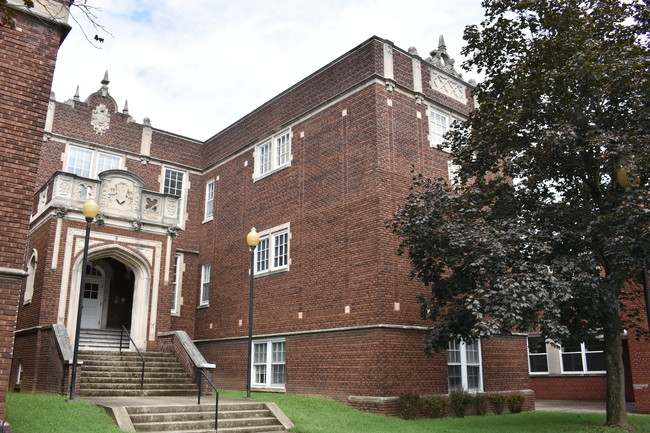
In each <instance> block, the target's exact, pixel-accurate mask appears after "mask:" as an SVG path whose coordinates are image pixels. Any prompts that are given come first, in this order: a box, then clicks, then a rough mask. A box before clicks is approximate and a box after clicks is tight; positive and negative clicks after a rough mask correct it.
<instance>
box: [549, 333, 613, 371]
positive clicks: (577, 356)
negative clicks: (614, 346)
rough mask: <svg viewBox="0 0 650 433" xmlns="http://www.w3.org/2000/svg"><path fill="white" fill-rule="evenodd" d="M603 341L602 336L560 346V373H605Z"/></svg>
mask: <svg viewBox="0 0 650 433" xmlns="http://www.w3.org/2000/svg"><path fill="white" fill-rule="evenodd" d="M603 349H604V343H603V340H602V338H593V339H590V340H589V341H588V342H585V343H579V344H577V343H576V344H570V345H567V346H562V348H561V350H560V354H561V359H562V373H567V374H575V373H605V355H604V354H603Z"/></svg>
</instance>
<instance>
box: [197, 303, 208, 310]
mask: <svg viewBox="0 0 650 433" xmlns="http://www.w3.org/2000/svg"><path fill="white" fill-rule="evenodd" d="M209 306H210V304H200V305H199V306H198V307H196V309H197V310H203V309H205V308H208V307H209Z"/></svg>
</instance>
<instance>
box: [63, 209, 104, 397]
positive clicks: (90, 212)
mask: <svg viewBox="0 0 650 433" xmlns="http://www.w3.org/2000/svg"><path fill="white" fill-rule="evenodd" d="M98 212H99V206H98V205H97V203H96V202H95V200H93V199H92V198H91V199H88V200H87V201H86V203H84V205H83V207H82V208H81V213H82V214H83V216H84V218H86V239H85V241H84V255H83V259H82V262H81V284H80V287H79V304H78V306H77V327H76V331H75V334H74V352H73V355H72V378H71V379H70V399H69V400H68V401H74V392H75V386H76V384H77V358H78V357H79V332H80V331H81V311H82V309H83V302H84V290H85V288H86V265H87V263H88V242H89V240H90V223H92V222H93V220H94V219H95V217H96V216H97V213H98Z"/></svg>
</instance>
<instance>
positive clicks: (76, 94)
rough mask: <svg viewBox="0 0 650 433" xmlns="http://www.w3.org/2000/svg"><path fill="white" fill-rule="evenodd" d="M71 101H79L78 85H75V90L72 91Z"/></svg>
mask: <svg viewBox="0 0 650 433" xmlns="http://www.w3.org/2000/svg"><path fill="white" fill-rule="evenodd" d="M72 99H73V100H75V101H78V100H79V85H78V84H77V90H75V91H74V96H73V97H72Z"/></svg>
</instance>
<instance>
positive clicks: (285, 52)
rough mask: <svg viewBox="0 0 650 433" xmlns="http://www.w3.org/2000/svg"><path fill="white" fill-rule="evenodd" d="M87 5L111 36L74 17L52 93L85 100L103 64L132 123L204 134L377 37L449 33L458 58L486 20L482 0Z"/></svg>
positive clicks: (417, 41)
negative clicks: (471, 27) (97, 42)
mask: <svg viewBox="0 0 650 433" xmlns="http://www.w3.org/2000/svg"><path fill="white" fill-rule="evenodd" d="M91 4H94V5H96V6H98V7H99V8H101V13H99V16H98V21H99V22H100V23H101V24H102V25H104V26H105V27H106V29H107V30H108V31H110V32H111V33H112V34H113V37H111V36H107V37H106V38H105V42H104V43H103V44H102V45H101V49H96V48H93V47H92V46H91V45H90V44H89V43H88V42H87V41H86V40H85V39H84V37H83V35H82V33H81V31H80V30H79V28H78V24H76V23H74V22H71V23H72V24H73V29H72V31H71V32H70V34H69V35H68V38H67V39H66V41H65V42H64V43H63V45H62V47H61V49H60V51H59V57H58V61H57V67H56V71H55V76H54V84H53V90H54V91H55V92H56V96H57V99H58V100H66V99H69V98H71V97H72V96H73V94H74V91H75V88H76V86H77V84H78V85H79V86H80V93H81V98H82V99H85V98H86V97H87V96H88V95H89V94H90V93H92V92H94V91H96V90H97V89H99V87H100V85H101V84H100V81H101V79H102V77H103V75H104V71H105V70H108V71H109V78H110V85H109V91H110V92H111V95H112V96H113V97H114V98H115V99H116V101H117V102H118V104H119V106H120V109H121V108H122V106H123V105H124V101H125V100H126V99H128V101H129V109H130V114H131V115H132V116H134V117H135V119H136V121H138V122H142V120H143V118H144V117H150V118H151V121H152V124H153V126H154V127H156V128H161V129H165V130H167V131H170V132H174V133H177V134H181V135H186V136H189V137H192V138H198V139H202V140H203V139H207V138H208V137H210V136H212V135H214V134H215V133H217V132H219V131H220V130H221V129H223V128H225V127H227V126H228V125H229V124H231V123H232V122H234V121H236V120H237V119H239V118H241V117H242V116H244V115H245V114H247V113H248V112H250V111H251V110H253V109H255V108H257V107H258V106H260V105H261V104H263V103H264V102H266V101H267V100H269V99H270V98H272V97H274V96H276V95H277V94H279V93H281V92H282V91H283V90H285V89H287V88H288V87H290V86H292V85H293V84H295V83H296V82H298V81H300V80H301V79H302V78H304V77H306V76H307V75H309V74H311V73H312V72H314V71H316V70H317V69H319V68H320V67H322V66H324V65H326V64H327V63H329V62H330V61H332V60H334V59H336V58H337V57H339V56H340V55H342V54H344V53H345V52H347V51H349V50H350V49H352V48H354V47H355V46H357V45H359V44H360V43H362V42H363V41H365V40H367V39H368V38H370V37H371V36H373V35H376V36H379V37H382V38H385V39H388V40H390V41H392V42H394V43H395V44H396V45H397V46H398V47H400V48H402V49H405V50H406V49H408V48H409V47H410V46H415V47H416V48H417V49H418V51H419V53H420V55H421V56H422V57H428V54H429V52H430V51H431V50H432V49H433V48H436V47H437V45H438V37H439V35H441V34H444V36H445V41H446V43H447V49H448V51H449V53H450V55H451V56H452V57H453V58H455V59H456V65H460V63H461V61H462V58H461V57H460V50H461V48H462V46H463V41H462V35H463V31H464V28H465V26H466V25H468V24H478V23H479V22H480V21H481V19H482V9H481V7H480V2H479V0H457V1H455V2H441V1H432V0H402V1H400V2H396V1H394V0H328V1H307V0H283V1H277V2H270V1H264V0H239V1H226V0H203V1H197V0H186V1H178V0H139V1H137V2H134V1H133V0H110V1H109V0H96V1H94V2H92V0H91ZM76 15H77V16H78V20H79V21H80V22H82V23H83V22H84V19H83V18H82V17H80V14H79V13H78V12H77V13H76ZM86 32H87V34H88V35H89V36H90V37H92V36H94V34H95V31H94V30H92V29H88V30H86ZM470 77H471V75H469V76H467V77H466V78H470Z"/></svg>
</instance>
